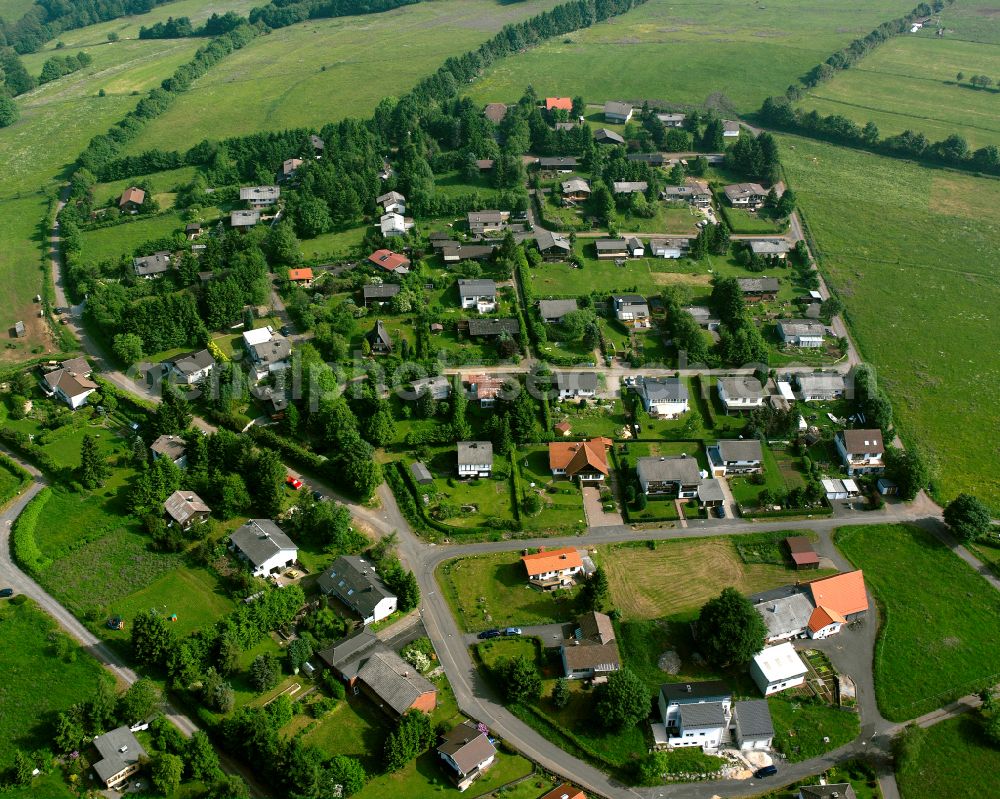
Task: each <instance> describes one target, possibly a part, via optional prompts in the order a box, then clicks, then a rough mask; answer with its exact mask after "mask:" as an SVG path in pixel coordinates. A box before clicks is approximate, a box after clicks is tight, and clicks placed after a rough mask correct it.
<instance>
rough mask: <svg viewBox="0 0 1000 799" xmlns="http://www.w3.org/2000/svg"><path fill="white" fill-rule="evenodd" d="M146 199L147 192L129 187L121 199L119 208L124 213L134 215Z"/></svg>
mask: <svg viewBox="0 0 1000 799" xmlns="http://www.w3.org/2000/svg"><path fill="white" fill-rule="evenodd" d="M145 199H146V192H144V191H143V190H142V189H137V188H136V187H135V186H129V188H127V189H125V191H123V192H122V196H121V199H120V200H118V208H119V210H121V211H122V212H126V213H130V214H134V213H135V212H136V211H138V210H139V209H140V208H141V207H142V204H143V202H144V201H145Z"/></svg>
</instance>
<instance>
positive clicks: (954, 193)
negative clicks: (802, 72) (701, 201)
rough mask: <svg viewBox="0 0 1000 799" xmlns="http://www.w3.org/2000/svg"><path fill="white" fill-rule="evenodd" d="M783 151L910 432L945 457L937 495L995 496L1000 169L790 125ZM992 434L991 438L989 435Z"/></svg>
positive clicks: (858, 331) (823, 252)
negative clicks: (917, 161) (876, 149)
mask: <svg viewBox="0 0 1000 799" xmlns="http://www.w3.org/2000/svg"><path fill="white" fill-rule="evenodd" d="M780 141H781V145H782V161H783V162H784V164H785V168H786V172H787V174H788V178H789V181H790V183H791V185H793V186H794V187H795V192H796V196H797V197H798V200H799V206H800V208H801V209H802V211H803V213H804V217H805V219H806V221H807V222H808V224H809V227H810V229H811V232H812V234H813V236H814V238H815V243H816V245H817V247H818V252H819V255H820V257H821V264H820V265H821V268H822V270H823V271H824V273H825V274H826V277H827V280H828V282H829V284H830V285H831V287H832V289H833V290H834V291H835V292H836V293H837V294H839V295H840V297H841V299H843V301H844V303H845V305H846V306H847V316H848V319H849V321H850V324H851V328H852V330H853V332H854V335H855V337H856V339H857V342H858V345H859V347H860V349H861V353H862V356H863V357H864V359H865V360H866V361H869V362H871V363H872V364H874V365H875V366H876V368H877V369H878V373H879V376H880V378H881V380H882V385H883V386H884V387H885V388H886V389H887V390H888V392H889V395H890V397H891V399H892V401H893V404H894V407H895V415H896V419H897V422H898V425H899V428H900V432H901V434H902V437H903V439H904V441H906V442H907V443H908V444H920V445H921V446H923V448H924V449H925V450H928V451H930V452H931V453H932V454H933V455H934V456H935V457H936V459H937V461H938V462H939V470H940V477H939V480H938V483H937V486H936V489H935V496H936V497H937V498H938V499H939V500H941V501H948V500H950V499H952V498H954V496H955V495H956V494H958V493H959V492H960V491H967V492H969V493H971V494H976V495H978V496H979V497H981V498H982V499H983V500H984V501H986V502H988V503H990V504H991V505H992V506H993V508H994V509H1000V481H998V479H997V474H998V473H1000V450H998V449H997V448H996V447H995V446H989V445H985V441H986V440H990V441H995V440H996V436H997V431H998V430H1000V409H998V408H997V407H996V406H995V405H994V404H992V403H989V402H983V401H982V399H981V397H982V390H983V387H984V386H992V385H998V384H1000V349H998V348H997V347H996V346H994V345H993V343H992V342H995V341H996V323H997V319H996V309H997V308H998V307H1000V274H998V272H997V264H998V263H1000V219H998V217H997V214H996V208H997V207H998V205H1000V181H997V180H993V179H989V178H976V177H973V176H970V175H965V174H959V173H953V172H947V171H944V170H932V169H927V168H924V167H920V166H917V165H914V164H910V163H907V162H903V161H899V160H896V159H890V158H883V157H880V156H876V155H870V154H868V153H862V152H858V151H854V150H849V149H844V148H840V147H835V146H832V145H828V144H823V143H819V142H814V141H810V140H807V139H801V138H797V137H792V136H782V137H780ZM984 437H985V438H984Z"/></svg>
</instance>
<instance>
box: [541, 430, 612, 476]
mask: <svg viewBox="0 0 1000 799" xmlns="http://www.w3.org/2000/svg"><path fill="white" fill-rule="evenodd" d="M610 446H611V441H610V440H609V439H607V438H595V439H592V440H590V441H582V442H581V441H553V442H552V443H550V444H549V469H550V470H551V472H552V476H553V477H567V478H569V479H570V480H573V479H578V480H579V481H580V483H581V484H584V483H602V482H604V479H605V478H606V477H607V476H608V474H609V470H608V447H610Z"/></svg>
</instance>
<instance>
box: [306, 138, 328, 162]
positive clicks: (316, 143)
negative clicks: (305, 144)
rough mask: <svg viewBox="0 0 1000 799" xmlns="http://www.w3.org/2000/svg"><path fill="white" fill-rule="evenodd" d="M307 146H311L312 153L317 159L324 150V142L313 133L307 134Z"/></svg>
mask: <svg viewBox="0 0 1000 799" xmlns="http://www.w3.org/2000/svg"><path fill="white" fill-rule="evenodd" d="M309 144H310V145H311V146H312V148H313V152H314V153H315V154H316V157H317V158H319V157H321V156H322V155H323V151H324V150H325V149H326V142H325V141H323V140H322V139H321V138H320V137H319V136H317V135H316V134H315V133H310V134H309Z"/></svg>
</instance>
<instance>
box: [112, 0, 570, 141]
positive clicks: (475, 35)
mask: <svg viewBox="0 0 1000 799" xmlns="http://www.w3.org/2000/svg"><path fill="white" fill-rule="evenodd" d="M557 4H558V0H529V1H528V2H523V3H498V2H496V0H439V1H438V2H434V3H419V4H418V5H415V6H405V7H403V8H398V9H394V10H392V11H387V12H385V13H381V14H368V15H361V16H354V17H339V18H336V19H325V20H313V21H309V22H303V23H300V24H297V25H293V26H291V27H288V28H283V29H281V30H277V31H274V32H273V33H271V34H270V35H268V36H262V37H259V38H258V39H256V40H255V41H254V42H253V43H252V44H250V45H249V46H248V47H246V48H244V49H243V50H241V51H239V52H237V53H234V54H233V55H231V56H229V57H228V58H226V59H225V60H224V61H223V62H221V63H220V64H218V65H217V66H216V67H214V68H213V69H212V70H211V71H210V72H209V73H208V74H207V75H205V76H204V77H203V78H201V79H200V80H198V81H197V82H195V84H194V85H193V86H192V87H191V90H190V91H189V92H187V93H186V94H185V95H184V96H183V97H182V98H180V99H179V100H178V101H177V102H176V103H175V104H174V106H173V107H172V108H171V109H170V110H169V111H168V112H167V113H166V114H163V115H162V116H161V117H159V118H158V119H156V120H155V121H153V122H152V123H151V124H150V125H148V126H147V127H146V128H145V129H144V130H143V132H142V133H141V134H140V135H139V136H138V137H137V138H136V139H135V140H134V141H133V142H132V143H131V144H130V145H129V147H128V150H127V151H128V152H132V153H137V152H141V151H143V150H146V149H149V148H153V147H155V148H159V149H163V150H173V149H180V150H184V149H186V148H188V147H190V146H191V145H193V144H197V143H198V142H199V141H201V140H202V139H206V138H209V139H222V138H225V137H227V136H239V135H243V134H247V133H253V132H257V131H263V130H283V129H285V128H290V127H299V126H302V127H315V128H319V127H321V126H322V125H324V124H326V123H327V122H334V121H337V120H339V119H343V118H345V117H368V116H370V115H371V113H372V111H373V110H374V108H375V106H376V105H377V104H378V102H379V101H380V100H381V99H382V98H383V97H386V96H388V95H395V96H399V95H400V94H403V93H404V92H406V91H407V90H408V89H409V88H410V87H412V86H413V85H414V84H415V83H416V82H417V81H418V80H420V79H421V78H423V77H425V76H426V75H428V74H430V73H431V72H433V71H434V70H436V69H437V68H438V67H439V66H440V65H441V64H442V63H443V62H444V60H445V59H446V58H447V57H448V56H451V55H458V54H460V53H463V52H465V51H466V50H471V49H473V48H475V47H478V46H479V44H480V43H482V42H483V41H484V40H486V39H487V38H489V37H490V36H491V35H493V34H494V33H495V32H496V31H497V30H499V29H500V28H502V27H503V26H504V25H506V24H507V23H509V22H516V21H518V20H520V19H524V18H526V17H530V16H533V15H535V14H537V13H539V12H540V11H544V10H546V9H548V8H551V7H552V6H554V5H557ZM175 14H176V7H175ZM390 53H391V54H392V57H391V58H387V56H388V54H390Z"/></svg>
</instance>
